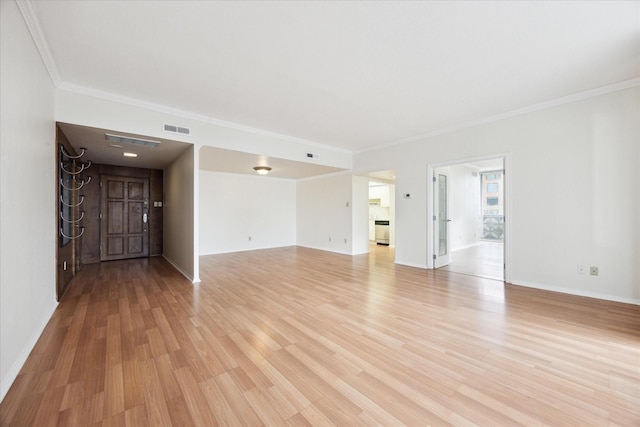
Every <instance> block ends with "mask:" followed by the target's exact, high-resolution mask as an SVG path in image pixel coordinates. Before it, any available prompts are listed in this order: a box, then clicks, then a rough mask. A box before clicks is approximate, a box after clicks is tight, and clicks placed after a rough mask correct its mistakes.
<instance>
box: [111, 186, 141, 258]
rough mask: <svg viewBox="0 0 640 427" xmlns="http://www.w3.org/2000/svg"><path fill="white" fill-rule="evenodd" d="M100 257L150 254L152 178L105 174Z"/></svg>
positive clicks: (128, 256) (127, 256) (137, 256)
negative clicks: (150, 193)
mask: <svg viewBox="0 0 640 427" xmlns="http://www.w3.org/2000/svg"><path fill="white" fill-rule="evenodd" d="M100 186H101V188H102V190H101V192H102V203H101V212H100V218H101V222H100V260H101V261H110V260H114V259H125V258H139V257H146V256H149V221H148V215H149V179H148V178H130V177H124V176H111V175H103V176H102V177H101V182H100Z"/></svg>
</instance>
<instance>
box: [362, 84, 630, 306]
mask: <svg viewBox="0 0 640 427" xmlns="http://www.w3.org/2000/svg"><path fill="white" fill-rule="evenodd" d="M638 117H640V86H634V87H631V88H628V89H623V90H618V91H614V92H610V93H605V94H602V95H598V96H593V97H589V98H585V99H582V100H578V101H574V102H571V103H566V104H562V105H557V106H554V107H550V108H545V109H540V110H537V111H533V112H529V113H526V114H521V115H517V116H513V117H510V118H505V119H502V120H498V121H495V122H492V123H488V124H484V125H480V126H474V127H469V128H465V129H461V130H458V131H453V132H450V133H446V134H442V135H437V136H433V137H429V138H424V139H422V140H419V141H414V142H410V143H405V144H400V145H396V146H393V147H387V148H384V149H380V150H376V151H369V152H363V153H359V154H357V155H356V156H355V158H354V173H361V172H366V171H370V170H384V169H393V170H394V171H395V173H396V191H398V192H399V193H400V194H403V193H411V195H412V197H411V199H403V198H400V199H398V203H397V205H396V262H397V263H399V264H406V265H413V266H418V267H423V268H426V266H427V244H429V242H431V241H432V238H433V236H431V235H428V234H427V182H428V180H427V165H430V164H437V163H445V162H453V161H457V160H464V159H469V158H474V157H483V156H488V155H494V154H505V153H506V154H508V156H509V170H508V176H507V179H508V183H507V185H508V186H509V195H508V196H509V197H508V199H507V200H506V202H507V209H509V212H510V219H511V221H510V224H507V225H508V232H509V233H510V235H509V236H507V239H508V240H509V242H510V245H509V246H510V249H509V252H508V253H507V254H506V255H507V259H506V261H507V263H510V267H511V281H512V282H513V283H514V284H519V285H525V286H531V287H536V288H540V289H550V290H556V291H561V292H567V293H572V294H577V295H585V296H593V297H597V298H603V299H610V300H618V301H623V302H631V303H635V304H640V286H638V277H640V262H638V260H640V221H638V218H640V200H639V199H640V144H638V141H640V121H639V120H638ZM579 264H580V265H585V266H587V267H588V266H597V267H599V275H598V276H591V275H588V274H587V275H580V274H577V265H579Z"/></svg>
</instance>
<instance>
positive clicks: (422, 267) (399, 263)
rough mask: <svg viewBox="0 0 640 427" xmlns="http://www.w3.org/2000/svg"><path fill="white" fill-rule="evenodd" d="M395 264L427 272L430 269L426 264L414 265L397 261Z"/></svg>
mask: <svg viewBox="0 0 640 427" xmlns="http://www.w3.org/2000/svg"><path fill="white" fill-rule="evenodd" d="M394 264H398V265H406V266H407V267H415V268H421V269H423V270H427V269H428V267H427V265H426V264H414V263H412V262H405V261H398V260H395V261H394Z"/></svg>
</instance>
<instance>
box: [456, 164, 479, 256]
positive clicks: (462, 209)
mask: <svg viewBox="0 0 640 427" xmlns="http://www.w3.org/2000/svg"><path fill="white" fill-rule="evenodd" d="M474 172H475V173H476V176H473V173H474ZM449 185H450V193H449V196H450V198H451V206H450V209H451V212H450V213H449V218H451V222H450V223H449V224H450V233H451V236H450V238H451V242H450V245H451V250H452V251H455V250H458V249H462V248H466V247H469V246H472V245H475V244H476V243H478V240H479V239H480V237H481V236H480V234H479V233H480V230H481V225H482V219H481V212H480V211H481V209H480V173H479V170H478V169H477V168H473V167H471V166H467V165H452V166H450V167H449Z"/></svg>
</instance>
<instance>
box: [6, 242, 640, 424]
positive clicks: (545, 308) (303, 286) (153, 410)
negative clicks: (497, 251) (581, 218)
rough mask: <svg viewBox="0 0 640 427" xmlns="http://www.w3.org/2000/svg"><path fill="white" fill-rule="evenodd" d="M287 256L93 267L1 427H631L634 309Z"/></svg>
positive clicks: (637, 328) (43, 343)
mask: <svg viewBox="0 0 640 427" xmlns="http://www.w3.org/2000/svg"><path fill="white" fill-rule="evenodd" d="M372 250H373V252H372V253H371V254H370V255H363V256H356V257H350V256H345V255H338V254H331V253H327V252H322V251H316V250H312V249H306V248H295V247H291V248H281V249H270V250H263V251H253V252H244V253H235V254H225V255H214V256H206V257H202V259H201V269H202V271H201V277H202V283H201V284H199V285H196V286H193V285H192V284H191V283H189V282H188V281H187V280H185V279H184V278H182V277H181V276H180V275H179V274H178V273H177V272H176V271H175V270H174V269H173V268H172V267H170V266H169V265H168V264H167V262H166V261H164V260H162V259H160V258H152V259H140V260H131V261H114V262H109V263H103V264H96V265H90V266H85V267H84V269H83V270H82V272H81V273H80V274H79V275H78V277H77V278H76V279H75V280H74V282H73V283H72V285H71V287H70V290H69V292H68V294H67V295H66V296H65V297H64V299H63V301H62V302H61V304H60V305H59V307H58V309H57V310H56V312H55V314H54V316H53V318H52V319H51V321H50V322H49V324H48V326H47V327H46V329H45V331H44V333H43V335H42V337H41V338H40V340H39V342H38V344H37V345H36V347H35V349H34V351H33V352H32V354H31V355H30V356H29V359H28V360H27V363H26V364H25V366H24V368H23V369H22V371H21V373H20V375H19V377H18V378H17V380H16V382H15V383H14V385H13V387H12V388H11V390H10V391H9V393H8V395H7V396H6V398H5V399H4V401H3V402H2V404H1V405H0V424H1V425H2V426H13V425H20V426H27V425H28V426H31V425H33V426H49V425H51V426H53V425H61V426H125V425H126V426H145V425H151V426H159V425H181V426H214V425H216V424H219V425H231V426H240V425H248V426H259V425H274V426H276V425H290V426H306V425H316V426H331V425H337V426H354V425H384V426H399V425H411V426H427V425H432V426H442V425H460V426H466V425H480V426H514V425H526V426H534V425H550V426H561V425H567V426H568V425H570V426H605V425H612V426H632V425H635V426H637V425H639V422H640V307H638V306H633V305H627V304H620V303H613V302H605V301H599V300H594V299H588V298H581V297H574V296H567V295H562V294H555V293H551V292H545V291H537V290H532V289H527V288H523V287H517V286H510V285H506V286H505V285H503V284H502V283H501V282H497V281H494V280H487V279H480V278H476V277H471V276H465V275H460V274H452V273H448V272H444V271H435V272H434V271H425V270H421V269H417V268H411V267H403V266H397V265H394V264H393V263H392V262H390V260H392V259H393V251H390V250H389V249H388V248H383V249H382V250H378V249H377V248H376V247H375V246H373V247H372Z"/></svg>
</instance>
